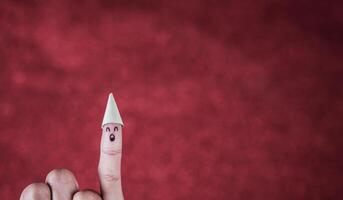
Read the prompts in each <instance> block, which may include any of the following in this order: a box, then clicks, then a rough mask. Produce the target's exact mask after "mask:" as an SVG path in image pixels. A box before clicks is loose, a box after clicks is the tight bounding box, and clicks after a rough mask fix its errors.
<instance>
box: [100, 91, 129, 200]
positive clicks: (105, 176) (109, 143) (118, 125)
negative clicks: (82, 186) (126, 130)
mask: <svg viewBox="0 0 343 200" xmlns="http://www.w3.org/2000/svg"><path fill="white" fill-rule="evenodd" d="M122 127H123V122H122V120H121V117H120V114H119V111H118V108H117V105H116V103H115V101H114V98H113V95H112V94H110V96H109V99H108V102H107V107H106V111H105V116H104V120H103V124H102V135H101V145H100V161H99V167H98V170H99V178H100V186H101V194H102V196H103V199H104V200H123V199H124V197H123V192H122V187H121V171H120V166H121V156H122Z"/></svg>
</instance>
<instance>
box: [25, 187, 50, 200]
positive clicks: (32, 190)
mask: <svg viewBox="0 0 343 200" xmlns="http://www.w3.org/2000/svg"><path fill="white" fill-rule="evenodd" d="M50 198H51V193H50V188H49V186H48V185H47V184H45V183H32V184H30V185H28V186H27V187H26V188H25V189H24V190H23V192H22V193H21V195H20V200H50Z"/></svg>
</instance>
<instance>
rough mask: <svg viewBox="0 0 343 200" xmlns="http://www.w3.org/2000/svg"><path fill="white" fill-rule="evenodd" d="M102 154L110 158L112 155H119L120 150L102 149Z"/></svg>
mask: <svg viewBox="0 0 343 200" xmlns="http://www.w3.org/2000/svg"><path fill="white" fill-rule="evenodd" d="M101 151H102V153H104V154H106V155H110V156H114V155H121V149H117V150H116V149H110V148H103V149H102V150H101Z"/></svg>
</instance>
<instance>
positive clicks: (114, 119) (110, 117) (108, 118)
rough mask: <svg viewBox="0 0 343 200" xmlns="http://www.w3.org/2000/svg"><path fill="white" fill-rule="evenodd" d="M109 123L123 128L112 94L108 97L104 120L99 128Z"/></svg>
mask: <svg viewBox="0 0 343 200" xmlns="http://www.w3.org/2000/svg"><path fill="white" fill-rule="evenodd" d="M109 123H114V124H121V125H122V126H124V123H123V121H122V119H121V117H120V113H119V110H118V107H117V104H116V101H115V100H114V97H113V94H112V93H111V94H110V95H109V96H108V101H107V105H106V110H105V115H104V119H103V120H102V125H101V126H104V125H105V124H109Z"/></svg>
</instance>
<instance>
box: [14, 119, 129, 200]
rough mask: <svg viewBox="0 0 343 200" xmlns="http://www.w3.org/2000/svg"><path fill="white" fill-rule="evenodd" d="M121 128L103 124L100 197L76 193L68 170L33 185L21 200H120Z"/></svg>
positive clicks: (72, 177)
mask: <svg viewBox="0 0 343 200" xmlns="http://www.w3.org/2000/svg"><path fill="white" fill-rule="evenodd" d="M121 133H122V126H121V125H119V124H106V125H105V126H104V127H103V133H102V137H101V147H100V152H101V153H100V161H99V168H98V171H99V179H100V186H101V194H98V193H96V192H94V191H91V190H83V191H79V187H78V183H77V181H76V179H75V177H74V175H73V174H72V173H71V172H70V171H69V170H67V169H55V170H52V171H51V172H50V173H49V174H48V175H47V176H46V180H45V183H32V184H30V185H29V186H27V187H26V188H25V189H24V191H23V192H22V193H21V196H20V200H50V199H53V200H102V199H103V200H123V199H124V197H123V192H122V188H121V175H120V174H121V172H120V164H121V152H122V151H121V150H122V137H121V136H122V134H121Z"/></svg>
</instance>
